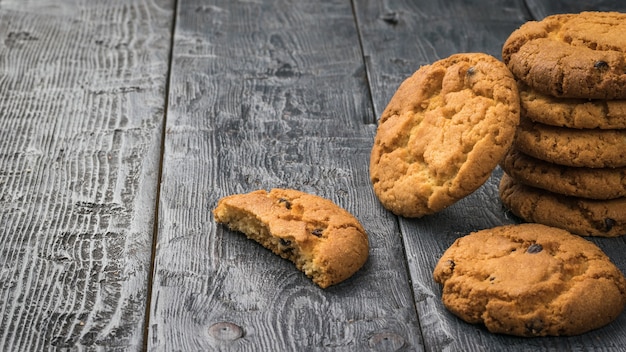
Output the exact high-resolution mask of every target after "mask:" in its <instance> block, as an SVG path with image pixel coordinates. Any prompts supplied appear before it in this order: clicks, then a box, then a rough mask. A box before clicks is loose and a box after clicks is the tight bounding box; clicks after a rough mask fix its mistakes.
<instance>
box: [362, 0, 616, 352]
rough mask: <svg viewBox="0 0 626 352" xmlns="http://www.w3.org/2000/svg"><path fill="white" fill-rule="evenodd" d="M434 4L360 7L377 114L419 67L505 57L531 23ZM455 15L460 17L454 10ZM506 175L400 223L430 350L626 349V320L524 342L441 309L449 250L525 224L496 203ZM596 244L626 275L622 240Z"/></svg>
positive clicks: (509, 13)
mask: <svg viewBox="0 0 626 352" xmlns="http://www.w3.org/2000/svg"><path fill="white" fill-rule="evenodd" d="M433 3H436V2H425V1H421V2H419V4H418V3H417V2H409V1H406V2H405V1H401V0H397V1H387V2H385V3H384V5H383V4H381V3H380V2H378V1H364V2H356V3H355V4H356V6H355V9H356V14H357V21H358V23H359V25H360V26H359V31H360V32H361V33H362V38H361V40H362V45H363V48H364V55H365V56H366V58H367V61H366V62H367V64H368V66H367V72H368V77H369V78H370V82H371V83H372V87H371V91H372V99H373V100H374V106H375V113H376V115H377V116H380V113H381V112H382V109H384V107H385V106H386V104H387V102H388V100H389V98H390V97H391V95H392V94H393V93H394V92H395V89H396V88H397V85H399V83H400V82H401V81H402V80H404V79H405V78H406V77H408V76H409V75H410V74H412V73H413V72H414V71H415V70H416V69H417V68H418V67H419V66H420V65H422V64H427V63H430V62H433V61H436V60H438V59H440V58H443V57H446V56H449V55H451V54H454V53H457V52H467V51H479V52H486V53H489V54H491V55H494V56H496V57H500V50H501V46H502V44H503V43H504V41H505V40H506V38H507V37H508V35H509V34H510V32H511V31H513V30H514V29H516V28H517V27H518V26H519V25H521V24H522V23H523V22H524V21H525V20H526V19H527V18H528V14H527V13H526V12H525V11H526V10H525V9H524V5H523V4H521V3H517V2H515V1H501V2H500V3H498V4H492V3H490V5H489V8H488V9H486V8H484V7H480V8H478V9H476V8H475V7H474V6H475V5H476V4H469V3H466V2H465V1H460V0H459V1H446V2H445V4H446V5H445V6H446V7H445V8H444V7H441V6H443V5H441V4H440V5H434V4H433ZM440 3H443V1H442V2H440ZM615 3H617V2H615ZM452 9H454V12H450V11H452ZM448 10H449V11H448ZM483 11H484V12H483ZM497 11H501V13H497ZM389 13H395V14H398V15H397V16H396V17H397V18H396V19H395V20H393V21H389V20H388V19H387V18H389ZM494 18H497V20H494ZM501 173H502V171H501V170H500V169H499V168H498V169H496V170H495V171H494V173H493V175H492V177H491V178H490V179H489V181H488V182H487V183H486V184H485V185H484V186H483V187H481V188H480V189H479V190H478V191H476V192H475V193H474V194H472V195H470V196H469V197H467V198H465V199H463V200H462V201H460V202H459V203H457V204H455V205H453V206H451V207H450V208H448V209H446V210H444V211H442V212H440V213H438V214H435V215H432V216H427V217H425V218H422V219H399V222H400V228H401V230H402V234H403V237H402V238H403V240H404V244H405V248H406V253H407V260H408V263H409V269H410V273H411V279H412V284H413V290H414V292H415V299H416V306H417V309H418V312H419V317H420V326H421V328H422V334H423V337H424V345H425V349H426V350H428V351H503V350H507V351H525V350H529V349H532V350H559V351H560V350H596V349H597V350H614V349H616V348H618V346H624V345H626V336H625V334H624V333H623V331H624V328H625V327H626V325H625V324H626V315H625V314H622V315H621V316H620V317H619V319H618V320H617V321H616V322H614V323H613V324H611V325H609V326H607V327H605V328H602V329H600V330H596V331H593V332H590V333H588V334H585V335H581V336H576V337H568V338H565V337H561V338H541V339H522V338H516V337H509V336H503V335H494V334H490V333H489V332H488V331H487V330H486V329H485V328H484V327H481V326H473V325H469V324H466V323H464V322H462V321H460V320H459V319H458V318H456V317H455V316H453V315H452V314H451V313H449V312H448V311H447V310H446V309H445V307H443V305H442V304H441V301H440V297H441V288H440V287H439V285H438V284H436V283H435V282H434V280H433V279H432V271H433V269H434V267H435V264H436V263H437V261H438V259H439V257H440V256H441V255H442V254H443V252H444V251H445V249H447V248H448V247H449V246H450V245H451V244H452V242H453V241H454V240H455V239H456V238H458V237H459V236H463V235H466V234H468V233H469V232H471V231H476V230H480V229H484V228H489V227H493V226H497V225H501V224H509V223H517V222H519V219H517V218H515V217H514V216H513V215H511V214H510V213H509V212H508V211H506V209H505V208H504V207H503V206H502V205H501V203H500V201H499V199H498V192H497V185H498V182H499V178H500V176H501ZM591 240H592V241H593V242H595V243H596V244H598V245H599V246H600V247H601V248H602V249H603V250H605V252H606V253H607V254H608V255H609V256H610V257H611V258H612V259H613V260H614V262H615V263H616V265H618V267H620V269H621V270H622V271H623V272H626V260H625V259H624V256H623V253H624V252H625V251H626V243H625V239H624V238H619V239H591Z"/></svg>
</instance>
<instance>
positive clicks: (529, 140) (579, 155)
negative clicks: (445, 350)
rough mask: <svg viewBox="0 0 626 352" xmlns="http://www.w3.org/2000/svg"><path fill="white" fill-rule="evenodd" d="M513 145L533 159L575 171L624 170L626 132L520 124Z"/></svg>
mask: <svg viewBox="0 0 626 352" xmlns="http://www.w3.org/2000/svg"><path fill="white" fill-rule="evenodd" d="M520 121H521V122H520V125H519V128H518V131H517V134H516V135H515V142H514V145H515V147H517V148H518V149H519V150H520V151H522V152H523V153H525V154H528V155H530V156H533V157H535V158H537V159H541V160H545V161H548V162H551V163H555V164H559V165H566V166H575V167H592V168H602V167H623V166H626V129H624V130H600V129H592V130H591V129H585V130H580V129H574V128H565V127H556V126H549V125H544V124H541V123H537V122H532V121H530V120H528V119H526V118H522V119H521V120H520Z"/></svg>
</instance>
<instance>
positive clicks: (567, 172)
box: [500, 148, 626, 211]
mask: <svg viewBox="0 0 626 352" xmlns="http://www.w3.org/2000/svg"><path fill="white" fill-rule="evenodd" d="M500 166H501V167H502V169H503V170H504V172H506V173H507V174H508V175H510V176H511V177H513V178H514V179H515V180H517V181H519V182H521V183H523V184H525V185H528V186H532V187H537V188H541V189H545V190H547V191H550V192H554V193H559V194H564V195H567V196H574V197H584V198H590V199H614V198H620V197H626V167H621V168H587V167H570V166H562V165H558V164H554V163H549V162H546V161H543V160H540V159H536V158H533V157H531V156H528V155H525V154H524V153H522V152H520V151H519V150H517V149H516V148H511V149H510V150H509V152H507V154H506V155H505V156H504V158H502V161H501V162H500ZM624 211H626V209H624Z"/></svg>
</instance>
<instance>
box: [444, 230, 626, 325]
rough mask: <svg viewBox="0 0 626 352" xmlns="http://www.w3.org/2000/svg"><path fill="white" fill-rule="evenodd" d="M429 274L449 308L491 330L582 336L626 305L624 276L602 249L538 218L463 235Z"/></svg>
mask: <svg viewBox="0 0 626 352" xmlns="http://www.w3.org/2000/svg"><path fill="white" fill-rule="evenodd" d="M433 274H434V278H435V280H436V281H437V282H439V283H441V284H442V285H443V292H442V300H443V303H444V305H445V306H446V308H447V309H448V310H450V311H451V312H452V313H454V314H455V315H457V316H458V317H460V318H461V319H463V320H464V321H466V322H469V323H474V324H477V323H482V324H484V325H485V326H486V327H487V329H488V330H489V331H491V332H493V333H501V334H510V335H517V336H565V335H577V334H582V333H584V332H587V331H590V330H593V329H597V328H599V327H602V326H605V325H606V324H609V323H610V322H611V321H613V320H614V319H616V318H617V317H618V316H619V315H620V314H621V312H622V311H623V309H624V305H625V304H626V280H625V279H624V275H623V274H622V272H621V271H620V270H619V269H618V268H617V267H616V266H615V265H614V264H613V263H612V262H611V260H610V259H609V258H608V257H607V256H606V254H605V253H604V252H602V250H601V249H600V248H598V247H597V246H596V245H595V244H593V243H592V242H590V241H587V240H586V239H584V238H582V237H579V236H575V235H572V234H570V233H569V232H567V231H565V230H562V229H558V228H554V227H548V226H544V225H540V224H521V225H505V226H499V227H495V228H491V229H486V230H482V231H478V232H474V233H471V234H469V235H467V236H464V237H461V238H459V239H457V240H456V241H455V242H454V243H453V244H452V246H450V248H448V249H447V250H446V251H445V253H444V254H443V256H442V257H441V258H440V260H439V262H438V263H437V265H436V267H435V270H434V273H433Z"/></svg>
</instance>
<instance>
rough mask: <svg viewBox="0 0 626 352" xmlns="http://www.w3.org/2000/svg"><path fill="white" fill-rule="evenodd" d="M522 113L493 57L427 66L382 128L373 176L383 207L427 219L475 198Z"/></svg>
mask: <svg viewBox="0 0 626 352" xmlns="http://www.w3.org/2000/svg"><path fill="white" fill-rule="evenodd" d="M519 109H520V105H519V94H518V91H517V85H516V82H515V79H514V78H513V76H512V75H511V73H510V71H509V70H508V69H507V68H506V66H504V64H503V63H502V62H501V61H499V60H497V59H496V58H494V57H492V56H489V55H487V54H482V53H469V54H456V55H452V56H450V57H448V58H445V59H442V60H439V61H437V62H435V63H433V64H431V65H426V66H423V67H421V68H420V69H419V70H417V72H415V73H414V74H413V75H412V76H411V77H409V78H408V79H406V80H405V81H404V82H403V83H402V84H401V85H400V87H399V88H398V90H397V91H396V92H395V94H394V96H393V97H392V99H391V100H390V102H389V104H388V105H387V107H386V109H385V110H384V111H383V113H382V116H381V118H380V121H379V126H378V130H377V132H376V137H375V140H374V145H373V147H372V152H371V158H370V177H371V181H372V184H373V187H374V191H375V193H376V195H377V197H378V199H379V200H380V201H381V203H382V205H383V206H384V207H386V208H387V209H389V210H391V211H392V212H393V213H395V214H397V215H401V216H405V217H422V216H424V215H427V214H432V213H435V212H437V211H440V210H442V209H444V208H446V207H448V206H449V205H451V204H453V203H454V202H456V201H457V200H459V199H461V198H463V197H465V196H467V195H468V194H470V193H472V192H473V191H475V190H476V189H477V188H478V187H480V186H481V185H482V184H483V183H484V182H485V181H486V180H487V178H488V177H489V175H490V174H491V172H492V170H493V169H494V168H495V167H496V166H497V164H498V162H499V161H500V159H501V158H502V156H503V155H504V153H505V152H506V150H507V149H508V148H509V146H510V145H511V143H512V140H513V136H514V134H515V130H516V128H517V125H518V123H519Z"/></svg>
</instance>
